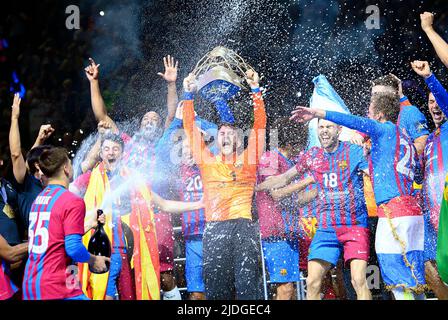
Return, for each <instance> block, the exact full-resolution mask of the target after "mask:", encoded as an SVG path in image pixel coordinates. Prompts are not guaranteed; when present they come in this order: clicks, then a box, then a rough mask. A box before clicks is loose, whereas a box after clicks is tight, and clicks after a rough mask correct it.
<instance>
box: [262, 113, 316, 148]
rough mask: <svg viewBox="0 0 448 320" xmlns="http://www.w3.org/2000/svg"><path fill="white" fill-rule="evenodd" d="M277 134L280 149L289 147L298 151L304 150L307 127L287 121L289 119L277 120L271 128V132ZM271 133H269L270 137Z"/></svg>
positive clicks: (281, 118)
mask: <svg viewBox="0 0 448 320" xmlns="http://www.w3.org/2000/svg"><path fill="white" fill-rule="evenodd" d="M273 129H274V130H276V131H277V133H278V144H279V147H280V148H284V147H286V146H288V145H291V146H293V147H295V148H298V149H304V148H305V147H306V145H307V143H308V126H307V125H305V124H303V123H298V122H296V121H291V120H289V117H280V118H277V119H276V120H275V121H274V123H273V124H272V126H271V130H273ZM272 134H273V132H272V131H271V132H270V135H271V137H272Z"/></svg>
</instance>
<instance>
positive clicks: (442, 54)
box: [420, 12, 448, 68]
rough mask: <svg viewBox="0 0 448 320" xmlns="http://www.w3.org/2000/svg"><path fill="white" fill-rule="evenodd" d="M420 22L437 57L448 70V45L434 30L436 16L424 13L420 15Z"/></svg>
mask: <svg viewBox="0 0 448 320" xmlns="http://www.w3.org/2000/svg"><path fill="white" fill-rule="evenodd" d="M420 21H421V26H422V29H423V31H424V32H425V33H426V35H427V36H428V39H429V41H431V44H432V46H433V47H434V49H435V50H436V53H437V56H438V57H439V59H440V60H441V61H442V62H443V64H444V65H445V66H446V67H447V68H448V43H446V41H445V40H443V38H442V37H441V36H440V35H439V34H438V33H437V32H436V31H435V30H434V27H433V22H434V14H432V13H430V12H424V13H422V14H421V15H420Z"/></svg>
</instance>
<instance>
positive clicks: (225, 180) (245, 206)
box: [183, 92, 266, 222]
mask: <svg viewBox="0 0 448 320" xmlns="http://www.w3.org/2000/svg"><path fill="white" fill-rule="evenodd" d="M252 98H253V102H254V126H253V130H252V131H251V133H250V135H249V143H248V146H247V149H245V150H244V152H243V153H241V154H239V155H234V157H233V158H232V159H231V161H229V160H228V159H226V160H225V161H224V160H223V159H222V157H221V156H220V155H217V156H215V155H213V154H212V153H211V152H210V150H209V149H208V148H207V146H206V145H205V142H204V140H203V139H202V137H201V133H200V131H199V129H198V128H197V127H196V124H195V122H194V105H193V100H185V101H184V107H183V108H184V110H183V121H184V129H185V132H186V135H187V138H188V140H189V142H190V146H191V150H192V152H193V156H194V159H195V161H196V163H197V164H198V166H199V169H200V171H201V178H202V183H203V188H204V195H203V197H204V198H203V199H204V205H205V218H206V221H207V222H209V221H224V220H230V219H238V218H246V219H252V210H251V209H252V197H253V193H254V187H255V183H256V176H257V165H258V161H259V159H260V157H261V155H262V154H263V152H264V147H265V138H266V132H265V131H266V112H265V108H264V102H263V98H262V96H261V93H260V92H257V93H253V94H252Z"/></svg>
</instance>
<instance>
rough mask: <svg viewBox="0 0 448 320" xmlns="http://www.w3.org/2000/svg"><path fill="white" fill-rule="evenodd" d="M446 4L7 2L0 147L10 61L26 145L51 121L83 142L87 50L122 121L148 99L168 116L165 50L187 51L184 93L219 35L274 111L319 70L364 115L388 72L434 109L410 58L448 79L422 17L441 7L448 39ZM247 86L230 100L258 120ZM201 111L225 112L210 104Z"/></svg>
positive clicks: (440, 25)
mask: <svg viewBox="0 0 448 320" xmlns="http://www.w3.org/2000/svg"><path fill="white" fill-rule="evenodd" d="M71 4H74V5H78V6H79V8H80V11H81V29H80V30H68V29H67V28H66V27H65V20H66V18H67V17H68V14H66V13H65V8H66V7H67V6H68V5H71ZM371 4H374V5H377V6H378V7H379V9H380V17H381V24H380V29H379V30H368V29H367V28H366V26H365V24H364V21H365V20H366V18H367V17H368V14H367V13H366V12H365V10H366V7H367V6H368V5H371ZM447 9H448V4H447V2H446V1H443V0H439V1H436V0H435V1H416V0H411V1H354V0H347V1H336V0H333V1H332V0H327V1H324V0H314V1H312V0H307V1H286V0H278V1H274V0H246V1H244V0H226V1H224V0H222V1H212V0H208V1H204V0H197V1H187V0H159V1H155V0H153V1H143V0H133V1H124V0H121V1H118V0H107V1H106V0H87V1H75V0H70V1H65V0H60V1H50V0H43V1H42V0H41V1H9V3H8V4H6V3H5V2H2V4H1V10H0V39H3V40H6V42H5V41H2V40H0V43H2V45H1V50H0V108H1V109H0V110H1V117H0V148H1V149H0V153H1V155H2V157H3V158H4V159H5V160H6V159H7V158H9V151H8V130H9V123H10V105H11V102H12V93H11V92H10V88H11V84H12V83H13V81H12V77H11V74H12V72H13V71H15V72H16V73H17V75H18V78H19V80H20V82H21V83H22V84H23V85H24V86H25V88H26V90H27V92H26V97H25V99H24V100H23V102H22V108H21V109H22V112H21V121H20V124H21V133H22V145H23V147H24V148H25V149H27V148H29V147H30V146H31V145H32V143H33V141H34V138H35V135H36V133H37V130H38V128H39V126H40V125H41V124H43V123H44V122H47V123H48V122H50V123H51V124H52V125H53V126H54V127H55V128H56V132H55V134H54V137H52V139H51V141H50V142H51V143H53V144H57V145H64V146H66V147H68V148H70V149H72V150H73V151H75V150H76V148H77V146H78V145H79V143H80V141H82V139H83V138H84V137H86V136H87V135H88V134H89V133H90V132H91V131H92V130H94V129H95V127H96V124H95V121H94V117H93V113H92V112H91V110H90V108H91V107H90V93H89V84H88V80H87V79H86V78H85V76H84V72H83V68H84V66H86V65H87V62H88V60H87V59H88V57H93V58H95V59H96V61H97V62H98V63H101V71H102V73H101V87H102V91H103V95H104V98H105V100H106V103H107V106H108V108H109V111H110V112H111V114H112V118H114V119H116V120H129V119H131V118H136V119H138V118H140V117H141V116H142V115H143V113H144V112H145V111H147V110H150V109H152V110H157V111H159V112H161V114H162V115H165V108H166V107H165V104H166V87H165V83H164V81H163V80H162V79H160V78H159V77H158V76H157V72H161V71H163V64H162V57H163V56H164V55H167V54H172V55H174V56H175V57H176V58H177V59H179V62H180V71H179V79H178V83H177V85H178V89H179V92H181V84H182V79H183V77H185V76H186V75H187V74H188V72H189V71H190V70H192V69H193V68H194V66H195V64H196V62H197V61H198V60H199V58H200V57H202V56H203V55H204V54H205V53H207V52H208V51H209V50H211V49H212V48H213V47H215V46H217V45H224V46H227V47H229V48H232V49H233V50H235V51H237V52H238V53H239V54H240V55H241V56H243V57H244V58H245V59H246V61H247V62H248V63H249V64H251V65H252V66H254V68H255V69H256V70H257V71H259V72H260V73H261V75H262V77H263V78H262V85H263V86H264V87H266V88H267V94H266V104H267V109H268V115H269V121H272V120H273V119H275V117H276V116H279V115H288V114H289V113H290V111H291V110H293V109H294V106H296V105H298V104H306V103H307V102H308V99H309V98H310V96H311V94H312V89H313V86H312V83H311V80H312V79H313V77H314V76H317V75H318V74H320V73H322V74H325V75H326V76H327V77H328V79H329V81H330V83H331V84H332V85H333V86H334V88H335V89H336V91H337V92H338V93H339V94H340V95H341V97H342V98H343V99H344V101H345V102H346V104H347V105H348V106H349V108H350V109H351V110H352V112H353V113H355V114H365V112H366V108H367V103H368V99H369V89H370V87H369V81H370V80H372V79H373V78H375V77H377V76H379V75H382V74H386V73H389V72H393V73H395V74H396V75H397V76H399V77H400V78H401V79H403V80H410V81H405V84H406V86H405V94H407V95H408V96H409V97H410V99H411V101H412V102H413V103H414V104H416V105H418V106H419V107H420V108H421V109H422V111H425V112H426V97H425V95H426V87H425V85H424V82H423V81H422V80H421V79H419V78H418V76H417V75H415V74H414V73H413V71H412V70H411V68H410V65H409V62H410V61H411V60H414V59H424V60H429V61H430V63H431V67H432V69H433V71H434V73H435V74H436V75H437V76H438V77H439V79H440V80H441V81H442V83H445V84H447V83H448V82H447V81H446V70H445V69H444V67H443V65H442V64H441V62H440V61H439V60H438V59H437V57H436V55H435V52H434V50H433V49H432V46H431V45H430V43H429V40H428V39H427V38H426V36H425V34H424V33H423V31H422V30H421V28H420V19H419V14H420V13H422V12H423V11H432V12H435V13H436V19H435V28H436V30H437V31H438V32H439V33H440V34H441V35H442V36H443V37H444V38H445V39H448V32H447V25H448V14H447V13H448V10H447ZM101 10H103V11H104V12H105V15H104V16H100V15H99V12H100V11H101ZM5 44H6V45H7V48H6V47H5ZM417 88H418V89H417ZM245 97H246V96H245V95H244V96H242V97H237V99H236V100H235V102H234V103H233V107H234V111H235V113H236V115H237V117H238V118H239V120H240V121H239V122H242V123H250V120H249V118H248V117H249V116H250V112H247V111H248V110H249V109H248V108H249V105H248V103H247V99H244V98H245ZM199 113H200V114H202V115H203V116H205V117H206V118H208V119H210V120H214V119H216V114H215V112H214V110H213V108H210V107H209V106H203V107H202V108H199ZM425 114H427V116H428V120H430V117H429V114H428V113H427V112H426V113H425ZM80 129H81V130H80Z"/></svg>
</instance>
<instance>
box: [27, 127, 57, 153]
mask: <svg viewBox="0 0 448 320" xmlns="http://www.w3.org/2000/svg"><path fill="white" fill-rule="evenodd" d="M53 132H54V129H53V127H52V126H51V124H43V125H41V126H40V129H39V134H38V135H37V137H36V141H35V142H34V145H33V147H32V148H31V149H34V148H35V147H38V146H41V145H43V144H44V143H45V141H46V140H47V139H48V138H49V137H50V136H51V135H52V134H53Z"/></svg>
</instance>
